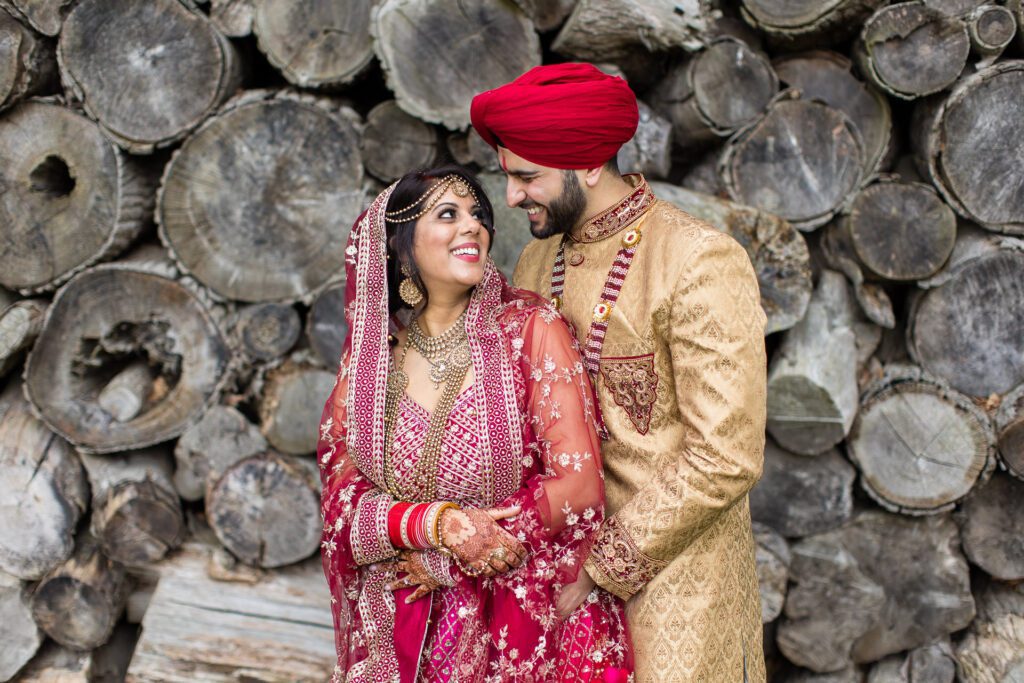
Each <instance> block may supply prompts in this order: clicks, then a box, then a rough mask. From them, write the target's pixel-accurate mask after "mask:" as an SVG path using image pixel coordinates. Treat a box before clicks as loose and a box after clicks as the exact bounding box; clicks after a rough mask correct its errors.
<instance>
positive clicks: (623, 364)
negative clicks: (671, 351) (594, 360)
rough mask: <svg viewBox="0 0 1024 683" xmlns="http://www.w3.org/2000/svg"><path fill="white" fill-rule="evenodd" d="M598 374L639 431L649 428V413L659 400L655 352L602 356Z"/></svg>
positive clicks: (644, 431)
mask: <svg viewBox="0 0 1024 683" xmlns="http://www.w3.org/2000/svg"><path fill="white" fill-rule="evenodd" d="M601 375H602V376H603V377H604V383H605V386H607V387H608V391H609V392H610V393H611V396H612V399H613V400H614V401H615V405H617V406H619V407H620V408H622V409H623V410H624V411H625V412H626V415H628V416H629V420H630V422H632V423H633V426H634V427H636V431H638V432H639V433H640V434H646V433H647V431H648V430H649V429H650V427H651V413H652V411H653V410H654V404H655V402H657V400H658V374H657V373H656V372H655V370H654V354H653V353H650V354H647V355H644V356H635V357H630V358H602V359H601Z"/></svg>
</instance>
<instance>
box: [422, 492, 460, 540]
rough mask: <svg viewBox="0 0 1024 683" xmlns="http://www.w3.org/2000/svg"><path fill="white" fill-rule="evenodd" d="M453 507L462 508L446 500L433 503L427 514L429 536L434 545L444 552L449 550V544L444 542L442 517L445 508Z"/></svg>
mask: <svg viewBox="0 0 1024 683" xmlns="http://www.w3.org/2000/svg"><path fill="white" fill-rule="evenodd" d="M451 509H455V510H461V509H462V508H461V507H460V506H459V505H458V504H456V503H452V502H451V501H444V502H441V503H434V504H433V505H431V509H430V510H429V511H428V512H427V514H426V529H427V538H428V539H429V540H430V544H431V545H432V546H433V547H435V548H437V549H438V550H440V551H442V552H447V551H448V545H447V544H446V543H445V542H444V537H443V536H442V535H441V517H442V516H443V515H444V511H445V510H451Z"/></svg>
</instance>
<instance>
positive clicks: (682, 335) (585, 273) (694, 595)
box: [514, 176, 765, 683]
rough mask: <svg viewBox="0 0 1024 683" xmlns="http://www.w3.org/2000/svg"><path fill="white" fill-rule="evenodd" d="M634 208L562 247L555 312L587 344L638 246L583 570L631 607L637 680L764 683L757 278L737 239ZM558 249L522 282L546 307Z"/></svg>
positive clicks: (543, 251) (527, 265)
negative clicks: (757, 541) (755, 508)
mask: <svg viewBox="0 0 1024 683" xmlns="http://www.w3.org/2000/svg"><path fill="white" fill-rule="evenodd" d="M626 178H627V180H629V181H630V182H631V183H632V184H633V185H634V186H635V187H637V188H639V187H641V186H643V185H646V183H645V182H644V181H643V179H642V178H640V177H639V176H627V177H626ZM631 197H632V198H633V199H632V204H631V203H630V201H631V200H630V197H627V198H626V199H624V200H623V202H622V203H620V204H619V205H617V206H615V207H612V208H611V209H610V210H609V211H607V212H604V213H603V214H601V215H600V216H597V217H595V218H594V219H593V220H591V221H590V222H588V223H587V224H586V225H584V226H583V227H582V228H581V229H579V230H577V231H576V232H574V233H573V238H574V239H572V240H569V241H567V243H566V249H565V259H564V260H565V285H564V294H563V297H562V299H563V303H562V311H563V313H565V315H566V316H567V317H568V318H569V320H570V321H571V322H572V324H573V326H574V327H575V328H576V333H577V335H578V336H579V337H580V340H581V343H582V342H583V340H584V338H585V337H586V336H587V332H588V329H589V328H590V325H591V322H592V320H593V317H594V307H595V305H596V304H597V303H598V301H599V300H600V297H601V292H602V290H603V288H604V285H605V282H606V279H607V276H608V271H609V268H610V266H611V264H612V262H613V260H614V259H615V257H616V253H617V252H618V251H619V249H620V248H621V247H622V246H623V244H622V240H623V238H624V237H625V236H626V235H628V234H629V233H630V232H631V231H632V230H635V229H638V231H639V232H640V235H641V241H640V243H639V244H638V246H637V251H636V254H635V257H634V259H633V262H632V265H631V267H630V269H629V271H628V273H627V275H626V278H625V283H624V285H623V286H622V290H621V293H620V295H619V299H618V302H617V303H616V304H615V306H614V308H613V310H612V315H611V318H610V323H609V325H608V329H607V334H606V337H605V342H604V346H603V350H602V353H601V360H600V370H599V372H598V376H597V382H596V385H597V387H598V396H599V400H600V403H601V409H602V411H603V413H604V420H605V423H606V425H607V428H608V431H609V433H610V439H609V440H608V441H607V442H605V444H604V445H603V447H602V455H603V460H604V468H605V469H604V471H605V483H606V494H607V501H608V505H607V509H608V513H609V515H610V516H609V518H608V519H607V520H606V522H605V524H604V526H602V528H601V531H600V533H599V535H598V539H597V542H596V543H595V546H594V549H593V551H592V553H591V555H590V557H589V559H588V560H587V563H586V565H585V566H586V569H587V571H588V573H589V574H590V575H591V576H592V577H593V578H594V580H595V581H597V583H598V584H599V585H600V586H602V587H603V588H605V589H607V590H609V591H611V592H612V593H615V594H616V595H618V596H620V597H621V598H623V599H624V600H628V602H627V605H626V609H627V617H628V620H629V626H630V630H631V632H632V637H633V645H634V648H635V650H636V659H637V681H641V682H645V681H651V682H653V681H658V682H659V683H660V682H663V681H707V682H709V683H720V682H721V683H732V682H733V681H735V682H740V681H744V680H749V681H763V680H764V678H765V669H764V658H763V654H762V649H761V648H762V646H761V634H762V628H761V610H760V600H759V593H758V585H757V574H756V570H755V563H754V540H753V536H752V533H751V526H750V509H749V504H748V498H747V492H748V491H749V490H750V488H751V487H752V486H753V485H754V483H755V482H756V481H757V479H758V477H760V475H761V466H762V460H763V453H764V423H765V350H764V325H765V316H764V313H763V311H762V310H761V305H760V298H759V295H758V287H757V279H756V276H755V274H754V270H753V268H752V267H751V264H750V260H749V258H748V257H747V254H746V252H745V251H744V250H743V248H742V247H741V246H740V245H739V244H738V243H737V242H735V241H734V240H733V239H732V238H731V237H729V236H728V235H725V234H723V233H720V232H718V231H717V230H715V229H714V228H712V227H711V226H709V225H707V224H706V223H704V222H702V221H700V220H698V219H696V218H694V217H692V216H690V215H689V214H687V213H684V212H683V211H681V210H680V209H678V208H676V207H674V206H672V205H671V204H668V203H667V202H663V201H660V200H655V201H654V202H653V203H650V201H649V200H648V201H647V202H645V205H646V208H644V206H639V205H638V204H637V203H636V201H635V197H636V193H635V192H634V193H633V194H632V195H631ZM627 228H628V229H627ZM560 242H561V237H560V236H556V237H552V238H549V239H546V240H534V241H533V242H531V243H530V244H528V245H527V247H526V249H525V250H524V251H523V255H522V256H521V257H520V260H519V264H518V266H517V267H516V271H515V276H514V281H515V283H516V285H517V286H519V287H523V288H526V289H532V290H535V291H537V292H539V293H541V294H542V295H545V296H550V295H551V273H552V267H553V264H554V262H555V257H556V254H557V252H558V248H559V244H560Z"/></svg>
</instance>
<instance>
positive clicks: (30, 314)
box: [0, 299, 48, 377]
mask: <svg viewBox="0 0 1024 683" xmlns="http://www.w3.org/2000/svg"><path fill="white" fill-rule="evenodd" d="M47 305H48V302H47V301H46V300H45V299H22V300H21V301H18V302H17V303H14V304H12V305H11V306H10V307H8V308H6V309H4V308H0V377H3V376H4V375H5V374H7V373H8V372H10V371H11V369H12V368H14V366H16V365H17V364H18V362H19V361H21V358H22V356H23V355H24V352H25V351H27V350H28V349H29V348H31V347H32V344H33V343H35V340H36V337H37V336H39V331H40V330H41V329H42V327H43V316H44V315H46V307H47Z"/></svg>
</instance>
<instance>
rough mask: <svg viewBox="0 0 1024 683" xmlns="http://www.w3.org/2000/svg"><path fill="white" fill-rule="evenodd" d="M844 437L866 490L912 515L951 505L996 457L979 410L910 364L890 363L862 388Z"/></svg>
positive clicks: (980, 479)
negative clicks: (853, 416)
mask: <svg viewBox="0 0 1024 683" xmlns="http://www.w3.org/2000/svg"><path fill="white" fill-rule="evenodd" d="M846 445H847V453H848V454H849V456H850V459H851V460H852V461H853V463H854V464H855V465H856V466H857V468H858V469H859V470H860V472H861V485H862V486H863V487H864V490H865V491H867V492H868V494H869V495H871V497H872V498H874V499H875V500H876V501H877V502H878V503H879V504H880V505H882V506H883V507H885V508H887V509H889V510H893V511H898V512H903V513H906V514H911V515H915V514H933V513H935V512H940V511H943V510H949V509H951V508H952V507H953V505H954V504H955V503H956V502H957V501H959V500H961V499H962V498H964V496H966V495H967V494H968V493H969V492H970V490H971V488H972V487H974V486H975V485H976V484H979V483H983V482H984V481H985V479H986V478H987V477H988V476H989V475H990V474H991V472H992V468H993V467H994V465H995V435H994V433H993V430H992V425H991V421H990V420H989V418H988V416H987V415H986V414H985V412H984V411H983V410H981V409H980V408H978V407H977V406H976V405H975V404H974V402H973V401H971V400H970V399H969V398H967V397H966V396H964V395H963V394H960V393H958V392H956V391H955V390H953V389H951V388H949V387H948V386H946V385H945V384H943V383H941V382H939V381H937V380H935V379H934V378H932V377H930V376H928V375H927V374H926V373H924V372H922V371H921V370H920V369H919V368H916V367H913V366H890V367H889V368H887V369H886V372H885V374H884V376H883V377H882V378H880V379H879V380H877V381H876V382H875V383H874V384H872V385H871V386H869V387H868V388H867V389H866V390H865V391H864V393H863V394H862V395H861V406H860V412H858V414H857V419H856V420H855V421H854V424H853V427H852V428H851V430H850V436H849V438H848V440H847V443H846Z"/></svg>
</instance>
